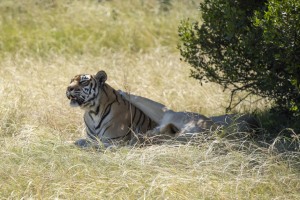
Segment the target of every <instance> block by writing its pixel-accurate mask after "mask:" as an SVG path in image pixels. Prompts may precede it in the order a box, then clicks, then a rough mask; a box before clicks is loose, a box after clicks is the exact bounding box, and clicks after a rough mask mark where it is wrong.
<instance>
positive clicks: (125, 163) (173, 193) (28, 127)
mask: <svg viewBox="0 0 300 200" xmlns="http://www.w3.org/2000/svg"><path fill="white" fill-rule="evenodd" d="M3 2H4V3H6V4H9V3H10V1H1V3H3ZM17 2H18V1H16V2H15V4H11V8H13V9H17V8H18V6H29V7H30V5H32V4H30V3H28V4H24V5H23V4H22V5H21V4H18V3H17ZM28 2H31V3H32V2H34V1H33V0H30V1H28ZM43 2H46V3H47V2H48V3H49V2H57V3H58V2H60V1H46V0H45V1H43ZM80 2H83V4H80ZM131 2H133V3H132V4H133V6H138V5H139V4H138V2H142V1H131ZM145 2H146V1H145ZM149 2H150V3H152V4H150V3H149V4H147V5H146V6H150V5H153V6H154V7H153V9H152V10H151V9H150V11H151V12H159V8H158V7H157V6H158V5H159V4H156V3H155V2H156V1H149ZM1 3H0V8H1V9H4V7H3V4H1ZM74 4H76V5H75V6H74V5H73V4H72V5H73V7H72V6H70V7H69V8H68V12H61V11H60V9H62V7H63V6H64V5H65V4H63V5H57V9H55V10H52V11H51V12H54V11H55V12H54V13H56V15H54V14H53V13H52V14H53V15H52V17H53V19H55V20H56V21H55V20H54V21H55V22H60V21H59V20H58V19H57V18H56V17H61V18H62V20H61V21H62V22H64V23H63V24H60V25H61V26H62V25H64V26H62V28H61V29H59V30H61V31H62V32H64V31H65V29H64V27H65V25H67V24H72V22H73V18H70V17H69V18H67V17H66V16H65V15H68V13H69V15H70V12H71V11H73V12H76V13H78V12H79V11H81V10H80V8H81V7H82V8H83V11H82V12H83V14H86V11H85V9H87V8H88V9H90V10H97V9H98V8H99V7H95V2H92V1H74ZM1 5H2V7H1ZM43 5H44V6H46V5H47V4H43ZM67 5H69V4H67ZM36 6H39V5H36ZM113 6H115V9H116V10H118V12H119V13H123V14H124V15H125V14H126V13H127V14H126V15H128V16H129V15H130V13H129V12H128V9H130V8H132V7H129V6H128V5H127V4H126V5H125V3H121V5H120V6H118V5H117V1H108V2H105V3H104V4H101V6H100V8H101V9H104V10H105V9H107V10H109V9H111V8H112V7H113ZM126 6H127V7H126ZM155 6H156V7H155ZM174 7H175V8H173V9H174V10H173V11H171V12H175V11H176V9H177V11H178V9H179V8H178V7H180V5H177V4H176V5H174ZM181 7H182V6H181ZM22 8H23V7H22ZM71 8H72V9H74V10H72V9H71ZM146 8H149V7H146ZM183 8H184V7H182V9H183ZM36 9H37V10H34V11H33V12H31V14H32V15H35V14H36V15H37V14H38V13H39V12H38V11H40V12H41V13H42V14H44V13H43V12H46V11H48V12H50V11H49V10H47V9H44V8H43V9H44V10H43V9H42V10H41V8H36ZM145 10H149V9H145ZM145 10H143V9H141V11H140V12H138V13H140V15H141V16H148V17H150V15H149V13H148V12H146V11H145ZM98 11H99V10H98ZM98 11H97V12H96V11H95V13H93V12H92V13H91V14H90V15H91V17H92V16H94V15H96V14H97V13H98V14H101V12H98ZM150 11H149V12H150ZM7 12H9V11H7ZM190 12H191V11H190ZM10 13H13V12H10ZM147 13H148V14H147ZM187 13H189V11H187V10H185V12H183V14H187ZM26 16H27V15H26ZM70 16H71V15H70ZM72 16H73V15H72ZM81 16H85V15H81ZM2 17H3V16H2ZM23 17H24V16H23ZM47 17H50V16H47ZM47 17H46V18H45V19H44V18H43V20H45V22H44V23H48V22H49V21H50V20H48V19H47ZM88 17H89V16H88ZM91 17H90V18H91ZM166 17H168V15H162V16H158V17H157V18H156V17H155V16H153V17H152V18H151V19H152V20H154V19H157V20H158V21H159V20H162V21H163V19H164V20H165V18H166ZM74 18H75V19H79V18H80V16H76V15H75V17H74ZM131 18H134V17H128V18H125V19H126V20H127V23H129V22H130V21H129V20H130V19H131ZM15 19H16V18H12V19H11V20H12V21H14V20H15ZM22 19H24V18H22ZM25 19H27V20H28V23H29V24H30V23H33V22H32V19H31V20H30V19H29V18H25ZM75 19H74V21H76V20H75ZM80 19H81V18H80ZM84 19H85V20H87V18H84V17H82V19H81V20H84ZM105 19H106V18H105ZM146 19H148V18H143V17H141V18H140V20H141V22H139V23H137V22H135V21H134V20H133V21H131V23H132V24H131V23H129V25H127V26H130V27H133V26H139V25H140V24H143V23H146V21H145V20H146ZM68 20H70V21H68ZM104 21H105V20H104ZM154 21H155V20H154ZM177 21H178V19H177V17H175V19H174V21H172V23H170V25H169V26H167V28H166V30H164V31H166V32H167V31H169V32H173V31H174V30H173V29H172V28H170V27H176V23H177ZM10 22H11V21H10ZM49 23H50V22H49ZM110 23H111V21H110ZM2 25H3V23H2ZM2 25H1V24H0V26H2ZM162 26H163V24H162ZM149 27H151V26H149ZM15 28H16V30H19V31H20V33H23V32H22V31H24V33H25V29H24V27H22V25H20V24H15ZM5 30H6V29H5ZM90 30H92V28H91V29H90ZM112 30H113V29H112ZM117 30H119V29H117ZM133 30H134V29H133ZM143 30H145V29H143ZM39 31H40V32H39ZM45 31H46V28H45V29H44V27H41V28H39V27H37V28H36V32H35V33H36V34H37V35H39V34H40V33H45ZM103 31H104V32H105V31H107V29H105V30H103ZM109 31H111V30H109ZM146 31H148V32H149V33H148V34H149V35H150V36H149V37H150V38H151V37H153V38H158V39H157V40H158V41H159V40H161V39H160V36H158V35H155V29H154V28H153V27H152V28H149V29H146ZM175 31H176V30H175ZM100 32H101V31H100ZM0 34H2V36H1V42H2V44H3V43H5V42H7V43H8V41H7V38H5V37H4V35H6V34H7V30H6V31H4V32H1V33H0ZM30 34H31V32H30ZM30 34H29V35H28V38H24V39H23V40H21V41H22V44H23V45H24V46H19V47H18V48H19V49H18V48H15V49H13V50H12V49H9V48H6V47H5V48H4V47H3V46H1V45H0V47H2V50H3V51H2V52H1V60H0V157H1V164H0V199H299V197H300V192H299V188H300V173H299V167H300V166H299V152H294V153H291V152H285V153H278V152H277V151H276V149H274V148H272V147H273V146H270V147H268V146H267V147H261V146H257V145H255V144H254V143H252V142H246V141H240V140H234V141H232V140H229V139H224V138H223V139H222V138H219V137H217V136H212V137H211V138H210V139H209V140H207V138H202V140H199V141H201V142H200V143H198V144H196V145H177V146H174V145H173V146H172V145H161V146H151V147H146V148H133V149H130V148H127V147H123V148H120V149H118V150H116V151H105V152H96V151H93V150H87V151H83V150H80V149H77V148H75V147H74V146H73V145H72V144H70V141H74V140H75V139H78V138H80V137H83V136H84V127H83V121H82V111H81V110H79V109H73V108H70V107H69V102H68V100H67V98H66V97H65V89H66V86H67V85H68V83H69V81H70V78H71V77H73V76H74V75H75V74H78V73H96V72H97V71H98V70H100V69H102V70H105V71H106V72H107V74H108V83H109V84H111V85H112V86H113V87H115V88H116V89H122V90H126V91H130V92H132V93H134V94H138V95H142V96H146V97H149V98H152V99H154V100H156V101H159V102H162V103H164V104H166V105H168V106H169V107H171V108H172V109H174V110H188V111H195V112H200V113H202V114H205V115H215V114H222V113H223V112H224V107H225V106H226V105H227V102H228V98H227V95H226V94H224V93H223V92H222V89H221V88H220V87H219V86H216V85H213V84H206V85H204V86H200V85H199V83H198V82H197V81H195V80H193V79H191V78H188V76H189V68H188V66H187V65H186V64H185V63H183V62H181V61H179V55H178V53H176V52H174V48H173V47H170V46H165V45H164V44H163V42H162V41H159V42H157V43H156V46H155V45H154V46H151V45H152V42H150V43H149V44H151V45H150V46H148V47H147V44H145V45H144V44H143V45H144V46H143V45H142V47H141V49H143V48H145V49H146V50H145V51H140V50H138V51H135V50H132V49H130V48H127V46H126V42H125V43H123V44H119V43H118V41H117V40H116V41H117V42H115V43H114V44H119V45H120V46H117V47H115V46H114V45H112V48H109V45H107V46H105V45H104V47H103V48H102V47H98V46H96V47H95V49H94V50H91V52H89V50H87V52H86V53H84V54H82V55H81V54H80V53H79V54H78V53H76V51H75V50H74V51H73V50H72V45H73V42H70V44H68V43H66V44H65V43H63V42H60V43H59V40H53V41H54V43H55V44H58V45H60V46H61V47H64V48H65V47H68V48H70V50H68V51H56V50H49V49H48V50H49V51H48V50H47V48H46V50H45V49H44V50H43V51H42V52H40V53H37V52H36V49H30V46H29V45H26V44H30V43H31V39H32V40H33V41H34V37H29V36H30ZM91 34H92V35H93V34H94V33H93V32H92V33H91ZM128 34H129V35H130V34H133V33H132V32H130V31H129V29H128ZM163 34H165V33H164V32H163ZM175 35H176V34H175ZM130 37H131V36H130ZM162 37H163V36H162ZM172 37H173V39H172V42H171V41H170V43H172V44H173V42H174V41H175V39H174V38H176V37H175V36H172ZM107 38H109V36H107ZM107 38H106V39H105V40H107ZM145 38H148V36H147V35H145ZM44 39H45V41H44V42H43V41H38V44H43V45H45V44H46V43H47V41H49V40H50V39H49V38H48V36H47V35H46V36H45V38H44ZM70 40H72V41H73V40H74V42H75V43H78V44H84V42H82V43H81V42H80V40H79V39H78V38H77V39H76V41H75V37H73V36H70ZM127 42H128V43H130V39H129V41H127ZM92 43H93V42H91V43H87V47H88V46H89V45H92ZM146 43H147V42H146ZM96 44H97V45H98V43H96ZM49 45H50V44H49ZM110 45H111V44H110ZM50 46H51V45H50ZM174 46H175V44H174ZM62 49H63V48H62ZM85 50H86V49H85V48H83V51H85ZM24 52H26V53H24ZM60 52H61V53H60ZM95 52H97V55H96V54H95ZM265 106H267V104H266V103H264V102H260V103H259V104H253V103H251V102H248V103H247V102H246V103H244V104H241V105H240V106H239V107H237V111H239V112H243V111H245V110H250V111H251V110H254V109H256V108H260V109H261V108H264V107H265Z"/></svg>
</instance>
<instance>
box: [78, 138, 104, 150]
mask: <svg viewBox="0 0 300 200" xmlns="http://www.w3.org/2000/svg"><path fill="white" fill-rule="evenodd" d="M74 144H75V145H76V146H78V147H80V148H84V149H85V148H99V144H96V143H95V142H93V141H91V140H87V139H79V140H77V141H76V142H74Z"/></svg>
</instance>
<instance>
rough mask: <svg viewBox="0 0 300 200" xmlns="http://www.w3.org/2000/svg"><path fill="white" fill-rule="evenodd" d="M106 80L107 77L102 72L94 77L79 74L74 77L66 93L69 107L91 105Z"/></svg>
mask: <svg viewBox="0 0 300 200" xmlns="http://www.w3.org/2000/svg"><path fill="white" fill-rule="evenodd" d="M106 80H107V75H106V73H105V72H104V71H99V72H98V73H97V74H96V75H90V74H79V75H76V76H74V78H72V79H71V82H70V84H69V86H68V87H67V91H66V95H67V98H68V99H69V100H70V105H71V106H72V107H77V106H80V107H85V106H88V105H91V104H92V105H93V101H94V100H95V99H96V98H97V96H98V94H99V91H100V90H101V88H102V86H103V85H104V83H105V81H106Z"/></svg>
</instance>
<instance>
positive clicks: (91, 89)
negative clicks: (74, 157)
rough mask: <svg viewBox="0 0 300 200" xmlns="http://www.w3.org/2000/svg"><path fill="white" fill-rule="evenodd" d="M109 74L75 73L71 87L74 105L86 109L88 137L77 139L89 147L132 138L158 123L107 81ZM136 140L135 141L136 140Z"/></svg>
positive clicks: (69, 93) (72, 103)
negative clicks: (99, 142)
mask: <svg viewBox="0 0 300 200" xmlns="http://www.w3.org/2000/svg"><path fill="white" fill-rule="evenodd" d="M106 79H107V75H106V73H105V72H104V71H99V72H98V73H97V74H96V75H95V76H94V75H87V74H81V75H77V76H75V77H74V78H73V79H72V80H71V83H70V85H69V86H68V88H67V92H66V95H67V97H68V99H69V100H70V105H71V106H73V107H78V106H79V107H80V108H82V109H83V110H85V113H84V122H85V125H86V132H87V135H88V139H87V140H86V139H81V140H78V141H77V142H75V144H76V145H78V146H80V147H87V146H91V145H94V144H96V141H101V142H102V143H103V144H104V146H105V147H108V146H111V145H118V144H120V143H121V142H126V141H130V140H131V139H133V137H134V135H135V133H136V134H141V133H146V132H147V131H148V130H151V129H153V128H154V127H156V126H157V123H156V122H154V121H153V120H152V119H151V118H149V117H148V116H147V115H145V114H144V113H143V112H142V111H141V110H140V109H138V108H137V107H135V106H133V105H132V104H131V103H130V102H129V101H127V100H126V99H125V98H124V97H123V96H122V95H120V94H119V93H118V92H117V91H116V90H114V89H113V88H112V87H111V86H110V85H108V84H107V83H105V81H106ZM133 141H134V140H133Z"/></svg>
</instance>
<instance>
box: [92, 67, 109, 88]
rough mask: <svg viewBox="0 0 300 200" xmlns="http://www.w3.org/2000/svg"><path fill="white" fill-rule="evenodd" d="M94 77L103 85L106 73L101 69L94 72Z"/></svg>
mask: <svg viewBox="0 0 300 200" xmlns="http://www.w3.org/2000/svg"><path fill="white" fill-rule="evenodd" d="M95 78H96V80H97V81H99V83H100V84H101V85H103V84H104V83H105V81H106V80H107V75H106V73H105V71H103V70H101V71H99V72H98V73H97V74H96V76H95Z"/></svg>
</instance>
